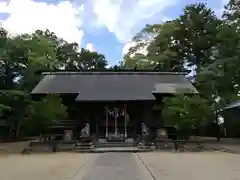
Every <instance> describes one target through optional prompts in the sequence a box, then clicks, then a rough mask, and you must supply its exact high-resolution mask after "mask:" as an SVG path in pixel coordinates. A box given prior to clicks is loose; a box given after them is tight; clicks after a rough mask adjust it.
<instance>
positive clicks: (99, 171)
mask: <svg viewBox="0 0 240 180" xmlns="http://www.w3.org/2000/svg"><path fill="white" fill-rule="evenodd" d="M79 180H152V177H151V174H150V173H149V172H148V171H147V169H146V168H145V167H144V165H143V164H142V163H141V161H140V160H139V159H138V157H136V156H135V155H133V154H132V153H104V154H101V155H99V156H98V158H96V159H95V161H94V162H93V163H92V164H91V166H90V167H89V170H88V172H86V174H85V175H84V176H81V178H79Z"/></svg>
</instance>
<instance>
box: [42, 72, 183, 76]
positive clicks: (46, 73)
mask: <svg viewBox="0 0 240 180" xmlns="http://www.w3.org/2000/svg"><path fill="white" fill-rule="evenodd" d="M42 74H43V75H73V74H80V75H89V74H98V75H108V74H119V75H130V74H136V75H142V74H144V75H152V74H159V75H186V73H184V72H159V71H53V72H43V73H42Z"/></svg>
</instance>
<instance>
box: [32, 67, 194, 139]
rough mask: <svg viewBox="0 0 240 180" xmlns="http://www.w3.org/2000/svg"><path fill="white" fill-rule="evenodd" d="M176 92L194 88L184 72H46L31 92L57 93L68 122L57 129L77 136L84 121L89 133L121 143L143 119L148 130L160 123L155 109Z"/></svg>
mask: <svg viewBox="0 0 240 180" xmlns="http://www.w3.org/2000/svg"><path fill="white" fill-rule="evenodd" d="M176 93H197V90H196V89H195V87H194V86H193V85H192V84H191V82H190V81H189V80H188V79H187V78H186V77H185V74H183V73H173V72H154V71H80V72H66V71H64V72H45V73H43V77H42V79H41V81H40V82H39V83H38V85H37V86H36V87H35V88H34V89H33V91H32V95H33V97H42V96H45V95H48V94H57V95H60V96H61V98H62V100H63V103H64V104H65V105H66V106H67V107H68V120H64V121H65V125H61V126H60V127H59V128H58V131H65V130H72V131H73V137H72V138H76V137H77V136H79V134H80V132H81V130H82V129H83V128H84V127H85V126H86V123H87V124H88V125H89V135H90V136H93V137H95V138H105V139H107V140H114V139H116V140H117V139H118V140H122V141H125V140H126V139H127V138H134V137H137V135H139V134H140V133H141V131H142V124H143V123H144V124H145V125H146V127H148V129H149V131H150V132H155V131H156V129H157V128H159V126H163V122H162V120H161V111H160V110H155V108H154V107H155V106H156V105H157V104H161V103H162V99H163V97H164V96H169V95H171V94H176ZM70 121H71V123H69V124H71V125H69V124H68V123H67V122H70Z"/></svg>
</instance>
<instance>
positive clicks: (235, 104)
mask: <svg viewBox="0 0 240 180" xmlns="http://www.w3.org/2000/svg"><path fill="white" fill-rule="evenodd" d="M234 108H240V100H237V101H234V102H232V103H230V104H229V105H228V106H226V107H225V108H224V109H225V110H227V109H234Z"/></svg>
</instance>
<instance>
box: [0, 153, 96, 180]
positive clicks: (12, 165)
mask: <svg viewBox="0 0 240 180" xmlns="http://www.w3.org/2000/svg"><path fill="white" fill-rule="evenodd" d="M93 156H94V155H91V156H89V155H88V154H80V153H69V154H68V153H57V154H33V155H26V156H23V155H14V154H11V155H1V156H0V175H1V177H0V179H1V180H70V179H73V178H74V175H75V174H77V173H78V172H79V170H80V169H81V168H82V167H83V165H84V164H86V162H88V161H89V160H90V159H91V158H92V157H93ZM81 172H82V173H84V172H83V171H81Z"/></svg>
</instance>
